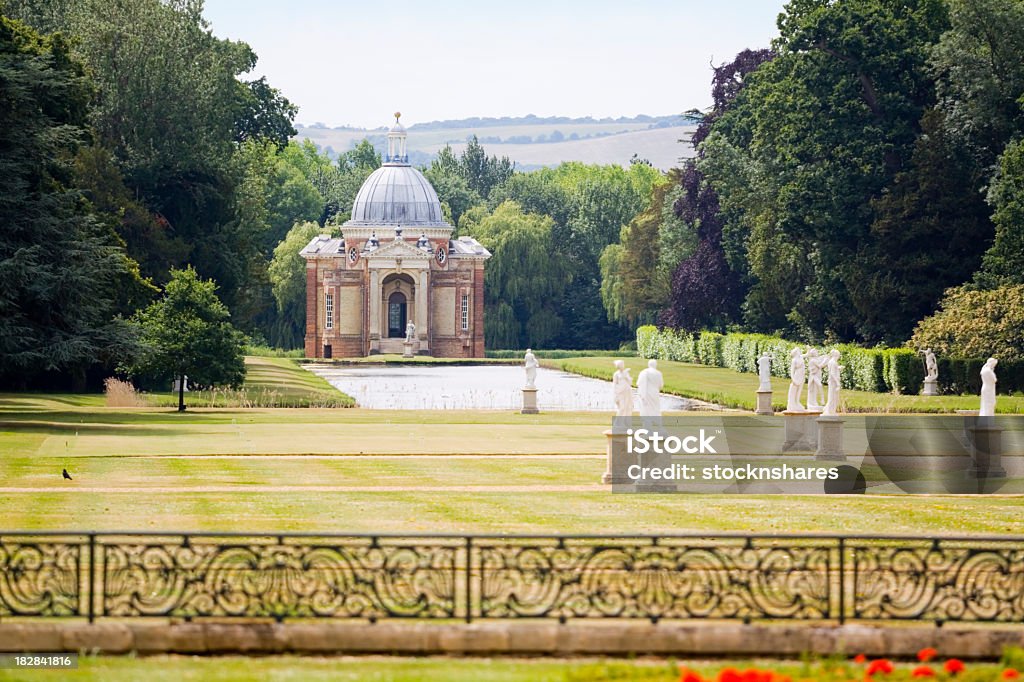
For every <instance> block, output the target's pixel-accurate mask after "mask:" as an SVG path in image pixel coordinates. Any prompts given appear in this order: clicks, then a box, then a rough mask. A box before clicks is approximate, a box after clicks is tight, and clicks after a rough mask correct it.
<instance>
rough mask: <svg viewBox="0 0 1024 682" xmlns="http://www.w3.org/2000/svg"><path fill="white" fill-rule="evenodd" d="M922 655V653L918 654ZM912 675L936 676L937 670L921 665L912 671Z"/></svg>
mask: <svg viewBox="0 0 1024 682" xmlns="http://www.w3.org/2000/svg"><path fill="white" fill-rule="evenodd" d="M918 656H920V654H918ZM910 676H911V677H935V671H934V670H932V669H931V668H929V667H928V666H926V665H919V666H917V667H916V668H914V671H913V672H912V673H910Z"/></svg>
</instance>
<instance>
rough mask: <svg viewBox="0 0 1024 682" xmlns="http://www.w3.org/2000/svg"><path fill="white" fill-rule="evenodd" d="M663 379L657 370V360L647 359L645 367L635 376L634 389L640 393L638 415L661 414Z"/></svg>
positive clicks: (650, 415)
mask: <svg viewBox="0 0 1024 682" xmlns="http://www.w3.org/2000/svg"><path fill="white" fill-rule="evenodd" d="M664 385H665V379H664V378H663V377H662V376H661V372H659V371H658V361H657V360H648V361H647V369H645V370H643V371H642V372H640V374H639V375H638V376H637V378H636V390H637V393H639V394H640V416H641V417H660V416H661V389H662V387H663V386H664Z"/></svg>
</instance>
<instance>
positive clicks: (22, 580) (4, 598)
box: [0, 538, 82, 616]
mask: <svg viewBox="0 0 1024 682" xmlns="http://www.w3.org/2000/svg"><path fill="white" fill-rule="evenodd" d="M81 560H82V545H81V543H80V542H73V541H63V542H61V541H54V540H50V539H46V540H43V539H38V540H34V539H21V540H14V539H10V538H4V539H3V540H2V541H0V616H76V615H81V603H82V602H81V572H80V570H81Z"/></svg>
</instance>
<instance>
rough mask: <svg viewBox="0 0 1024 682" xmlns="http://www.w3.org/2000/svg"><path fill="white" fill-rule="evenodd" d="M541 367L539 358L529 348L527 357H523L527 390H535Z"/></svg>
mask: <svg viewBox="0 0 1024 682" xmlns="http://www.w3.org/2000/svg"><path fill="white" fill-rule="evenodd" d="M539 366H540V363H539V362H537V357H536V356H535V355H534V354H533V351H532V350H531V349H529V348H527V349H526V355H525V356H523V367H524V369H526V388H534V385H535V382H536V381H537V367H539Z"/></svg>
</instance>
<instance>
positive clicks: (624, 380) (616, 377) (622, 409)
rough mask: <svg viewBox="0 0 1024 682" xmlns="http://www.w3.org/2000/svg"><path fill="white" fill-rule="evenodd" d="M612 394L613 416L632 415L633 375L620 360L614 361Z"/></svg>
mask: <svg viewBox="0 0 1024 682" xmlns="http://www.w3.org/2000/svg"><path fill="white" fill-rule="evenodd" d="M612 394H613V395H614V397H615V416H616V417H631V416H633V377H631V376H630V375H629V368H628V367H626V363H625V362H623V361H622V360H616V361H615V374H613V375H612Z"/></svg>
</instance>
